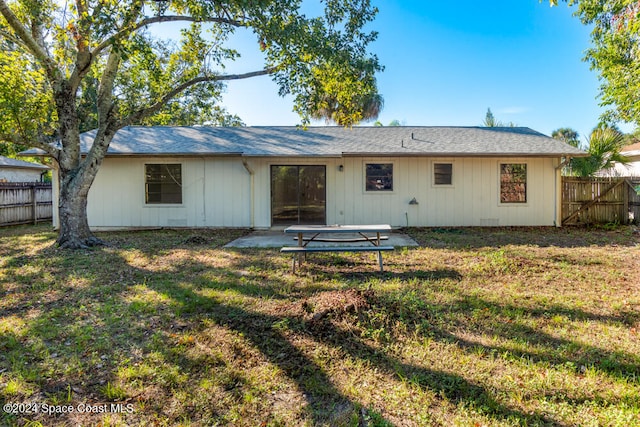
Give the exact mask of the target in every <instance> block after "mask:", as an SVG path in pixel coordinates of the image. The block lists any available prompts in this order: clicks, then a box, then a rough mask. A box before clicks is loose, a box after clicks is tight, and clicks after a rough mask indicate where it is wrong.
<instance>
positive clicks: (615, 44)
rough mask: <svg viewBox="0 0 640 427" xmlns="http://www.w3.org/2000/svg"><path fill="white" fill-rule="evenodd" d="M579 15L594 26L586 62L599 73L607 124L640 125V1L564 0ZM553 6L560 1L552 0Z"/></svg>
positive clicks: (582, 19) (585, 22)
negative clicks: (626, 123) (574, 7)
mask: <svg viewBox="0 0 640 427" xmlns="http://www.w3.org/2000/svg"><path fill="white" fill-rule="evenodd" d="M565 2H566V3H568V4H569V5H575V6H577V10H576V12H575V14H576V16H578V17H579V18H580V20H581V21H582V22H583V23H584V24H585V25H590V26H592V28H593V30H592V32H591V42H592V46H591V47H590V48H589V49H588V50H587V52H586V56H585V60H586V61H588V62H589V63H590V64H591V67H592V69H594V70H597V72H598V73H599V78H600V80H601V87H600V89H601V93H600V97H601V100H602V104H603V105H604V106H607V107H608V108H609V109H608V112H607V113H606V114H605V116H604V119H605V120H606V121H608V122H613V121H618V120H623V121H627V122H633V123H636V124H640V2H638V1H637V0H565ZM550 3H551V5H552V6H554V5H557V4H558V0H550Z"/></svg>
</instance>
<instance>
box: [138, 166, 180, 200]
mask: <svg viewBox="0 0 640 427" xmlns="http://www.w3.org/2000/svg"><path fill="white" fill-rule="evenodd" d="M144 181H145V182H144V184H145V203H147V204H181V203H182V165H181V164H179V163H176V164H170V163H167V164H165V163H160V164H147V165H144Z"/></svg>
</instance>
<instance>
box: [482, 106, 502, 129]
mask: <svg viewBox="0 0 640 427" xmlns="http://www.w3.org/2000/svg"><path fill="white" fill-rule="evenodd" d="M482 124H484V125H485V126H486V127H488V128H494V127H498V126H502V123H500V122H498V121H497V120H496V118H495V117H494V116H493V113H492V112H491V108H487V114H485V116H484V122H483V123H482Z"/></svg>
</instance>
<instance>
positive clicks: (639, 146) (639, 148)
mask: <svg viewBox="0 0 640 427" xmlns="http://www.w3.org/2000/svg"><path fill="white" fill-rule="evenodd" d="M620 154H623V155H625V156H638V155H640V142H636V143H635V144H631V145H627V146H626V147H622V150H620Z"/></svg>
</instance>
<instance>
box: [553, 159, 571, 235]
mask: <svg viewBox="0 0 640 427" xmlns="http://www.w3.org/2000/svg"><path fill="white" fill-rule="evenodd" d="M569 162H571V157H566V158H565V159H564V161H563V160H562V158H560V163H559V164H558V166H556V170H555V172H556V173H555V177H554V180H555V182H554V184H555V185H554V187H555V195H554V196H555V197H554V199H555V200H554V202H553V218H554V219H553V223H554V225H555V226H556V227H558V228H560V227H562V168H563V167H565V166H566V165H567V164H569ZM558 206H560V209H558Z"/></svg>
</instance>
